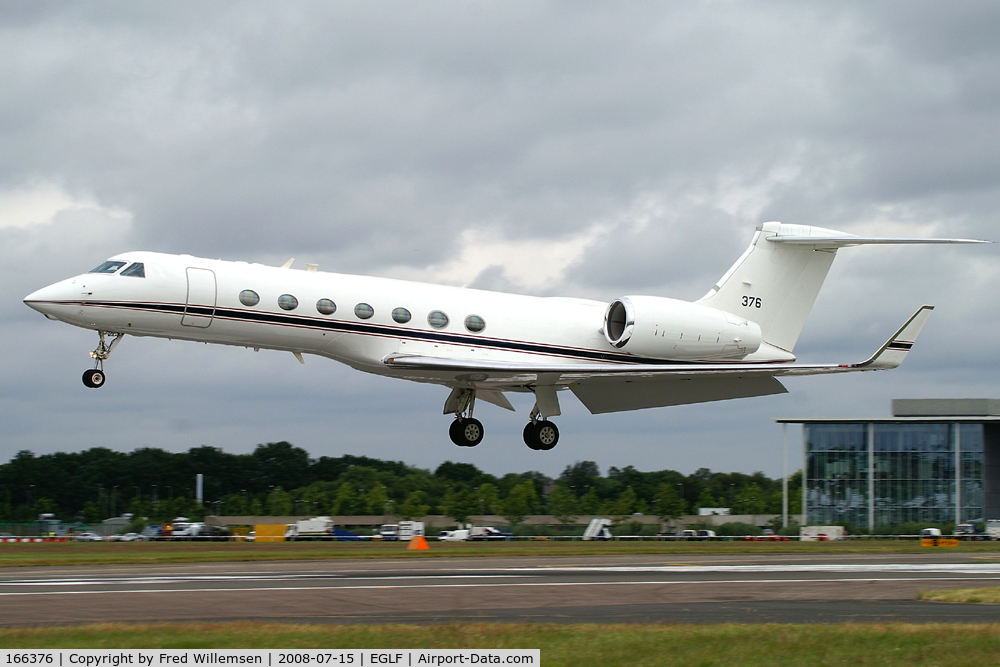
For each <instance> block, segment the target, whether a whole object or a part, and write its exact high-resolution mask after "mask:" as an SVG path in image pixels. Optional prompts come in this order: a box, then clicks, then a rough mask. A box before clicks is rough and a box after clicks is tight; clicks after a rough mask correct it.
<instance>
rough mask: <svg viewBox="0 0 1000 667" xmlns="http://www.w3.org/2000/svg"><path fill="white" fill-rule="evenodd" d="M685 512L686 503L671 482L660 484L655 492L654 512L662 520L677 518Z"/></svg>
mask: <svg viewBox="0 0 1000 667" xmlns="http://www.w3.org/2000/svg"><path fill="white" fill-rule="evenodd" d="M685 512H687V503H686V502H684V499H683V498H681V496H680V494H679V493H677V487H675V486H674V485H673V484H661V485H660V490H659V492H658V493H657V494H656V514H657V516H659V517H660V518H661V519H663V520H664V521H668V520H670V519H677V518H679V517H682V516H684V513H685Z"/></svg>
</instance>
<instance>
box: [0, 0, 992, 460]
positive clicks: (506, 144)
mask: <svg viewBox="0 0 1000 667" xmlns="http://www.w3.org/2000/svg"><path fill="white" fill-rule="evenodd" d="M998 35H1000V7H998V6H997V5H996V3H992V2H974V1H973V2H963V3H960V4H954V3H952V4H947V5H945V4H941V3H930V2H927V3H921V2H907V3H890V2H883V3H877V2H856V3H851V2H841V3H808V2H788V3H784V2H769V3H736V2H689V3H601V2H593V3H587V2H572V3H570V2H549V3H545V2H502V3H501V2H427V3H408V2H382V3H372V2H336V3H334V2H283V3H264V2H225V1H220V2H213V3H207V4H206V3H201V2H197V3H195V2H192V3H183V2H171V3H163V2H133V1H129V2H104V3H99V4H93V3H83V4H81V3H62V2H32V3H19V2H4V3H2V4H0V62H2V63H3V65H2V66H0V253H2V257H0V260H2V261H0V267H2V268H0V276H2V281H0V295H2V299H0V337H2V340H0V344H2V345H3V348H4V349H5V350H6V351H7V355H8V357H7V360H6V364H5V365H6V369H7V370H6V372H5V373H4V374H3V375H2V377H0V414H2V417H0V418H2V420H3V421H2V429H0V460H4V461H6V460H7V459H9V458H10V457H11V456H12V455H13V454H14V453H16V452H17V451H18V450H21V449H30V450H33V451H35V452H36V453H43V452H52V451H75V450H79V449H84V448H88V447H94V446H106V447H111V448H114V449H119V450H123V451H129V450H131V449H134V448H136V447H142V446H154V447H163V448H165V449H169V450H175V451H181V450H186V449H188V448H190V447H194V446H199V445H205V444H207V445H212V446H218V447H222V448H223V449H225V450H227V451H233V452H245V451H250V450H252V449H253V447H254V446H255V445H257V444H258V443H262V442H273V441H277V440H288V441H290V442H292V443H294V444H296V445H298V446H301V447H303V448H305V449H307V450H308V451H309V452H310V453H311V454H312V455H314V456H320V455H331V456H338V455H342V454H345V453H350V454H365V455H369V456H374V457H378V458H387V459H394V460H403V461H406V462H408V463H411V464H416V465H420V466H423V467H431V468H433V467H435V466H437V465H438V464H439V463H441V462H442V461H444V460H446V459H451V460H455V461H467V462H470V463H474V464H476V465H478V466H479V467H481V468H483V469H485V470H487V471H489V472H493V473H504V472H509V471H524V470H531V469H535V470H541V471H543V472H546V473H548V474H553V475H554V474H558V473H559V472H560V471H561V470H562V469H563V468H564V467H565V466H566V465H568V464H572V463H573V462H574V461H579V460H594V461H597V462H598V463H599V464H600V466H601V469H602V471H605V470H606V469H607V467H608V466H612V465H614V466H619V467H622V466H626V465H634V466H636V467H637V468H639V469H641V470H659V469H663V468H673V469H677V470H681V471H683V472H686V473H689V472H692V471H694V470H695V469H697V468H700V467H708V468H711V469H713V470H722V471H743V472H751V471H754V470H763V471H765V472H767V473H769V474H772V475H776V474H779V473H780V471H781V427H780V426H777V425H775V424H774V423H773V422H772V421H771V419H772V418H775V417H808V416H843V417H850V416H888V415H889V413H890V412H889V411H890V408H889V402H890V399H891V398H894V397H911V398H919V397H990V398H998V397H1000V376H998V372H997V371H998V362H1000V343H998V336H997V334H996V332H997V331H998V330H1000V305H998V300H997V294H996V288H997V285H998V284H1000V281H998V278H1000V256H998V252H1000V246H961V247H944V246H936V247H935V246H929V247H919V246H912V247H868V248H856V249H847V250H844V251H841V253H840V256H839V257H838V259H837V262H836V263H835V264H834V267H833V269H832V271H831V272H830V275H829V277H828V279H827V282H826V285H825V287H824V289H823V291H822V292H821V293H820V297H819V299H818V301H817V303H816V306H815V308H814V310H813V314H812V316H811V318H810V320H809V322H808V324H807V325H806V329H805V330H804V331H803V334H802V337H801V338H800V341H799V345H798V347H797V348H796V353H797V354H798V356H799V359H800V360H801V361H803V362H817V363H821V362H837V363H839V362H852V361H858V360H861V359H863V358H865V357H867V356H868V355H869V354H870V353H871V352H872V351H873V350H874V349H876V348H877V347H878V346H879V345H880V344H881V343H882V342H884V340H885V339H886V338H887V337H888V336H889V335H890V334H891V333H892V332H893V331H895V329H896V328H897V327H898V326H899V325H900V324H901V323H902V322H903V321H904V320H905V319H906V318H907V317H908V316H909V315H910V314H912V312H913V311H914V310H915V309H916V308H917V307H918V306H919V305H921V304H924V303H930V304H934V305H936V306H937V310H935V312H934V315H933V316H932V318H931V320H930V323H929V324H928V326H927V328H926V329H925V330H924V334H923V336H922V337H921V339H920V343H919V344H918V345H917V346H916V347H915V348H914V351H913V353H912V354H911V355H910V356H909V357H908V358H907V360H906V363H905V364H904V365H903V367H902V368H900V369H898V370H896V371H892V372H887V373H875V374H868V373H865V374H856V375H850V376H838V377H827V378H800V379H792V380H788V381H787V382H786V384H787V386H788V389H789V393H788V394H786V395H782V396H775V397H766V398H756V399H744V400H739V401H730V402H723V403H713V404H706V405H696V406H686V407H676V408H664V409H657V410H647V411H642V412H633V413H621V414H613V415H602V416H591V415H590V414H589V413H587V411H586V410H585V409H584V408H583V406H582V405H580V404H579V403H578V402H577V401H576V399H575V398H573V397H572V396H570V395H568V394H566V395H564V398H563V401H562V402H563V416H562V417H560V418H559V419H558V420H557V423H558V424H559V427H560V430H561V432H562V440H561V442H560V445H559V446H558V447H557V448H556V449H554V450H552V451H550V452H532V451H530V450H528V449H527V448H526V447H525V446H524V444H523V443H522V442H521V428H522V426H523V424H524V422H525V421H526V419H527V414H528V412H529V411H530V408H531V403H532V401H531V399H530V398H529V397H527V396H518V395H515V396H513V397H512V400H513V401H514V403H515V406H516V407H517V408H518V413H517V414H516V415H515V414H512V413H508V412H506V411H503V410H500V409H499V408H494V407H493V406H489V405H483V406H481V407H480V409H479V410H477V415H476V416H477V417H479V418H480V419H482V420H483V421H484V423H485V425H486V430H487V435H486V439H485V440H484V442H483V444H482V445H480V446H479V447H477V448H475V449H464V448H457V447H455V446H454V445H452V444H451V442H450V441H449V439H448V436H447V426H448V424H449V422H450V418H449V417H446V416H443V415H442V414H441V407H442V405H443V401H444V399H445V397H446V395H447V391H446V390H445V389H443V388H439V387H429V386H421V385H415V384H410V383H404V382H399V381H394V380H389V379H384V378H379V377H373V376H366V375H363V374H360V373H358V372H356V371H353V370H350V369H347V368H345V367H342V366H339V365H338V364H336V363H334V362H332V361H328V360H324V359H320V358H316V357H311V358H307V364H306V365H305V366H302V365H299V364H298V363H297V362H296V361H295V359H294V358H293V357H292V355H290V354H288V353H279V352H264V351H262V352H259V353H254V352H252V351H249V350H244V349H239V348H225V347H211V346H205V345H199V344H194V343H184V342H169V341H160V340H151V339H127V340H125V341H124V342H123V343H122V344H121V345H120V346H119V347H118V349H117V350H116V351H115V354H114V356H113V357H112V358H111V360H110V361H109V362H108V364H107V366H106V368H107V370H108V372H109V380H108V383H107V385H106V386H105V387H104V388H102V389H101V390H99V391H95V390H90V389H86V388H85V387H84V386H83V385H82V383H81V382H80V375H81V373H82V371H83V370H84V369H85V368H87V367H88V363H89V359H88V353H89V351H90V350H91V349H93V347H94V345H95V344H96V339H97V337H96V334H94V333H93V332H90V331H86V330H83V329H76V328H74V327H70V326H68V325H65V324H61V323H56V322H50V321H47V320H45V319H44V318H43V317H42V316H41V315H39V314H38V313H36V312H35V311H32V310H30V309H28V308H27V307H25V306H24V304H23V303H22V302H21V300H22V299H23V297H24V296H25V295H26V294H28V293H29V292H31V291H33V290H35V289H37V288H39V287H41V286H44V285H46V284H49V283H52V282H56V281H57V280H60V279H62V278H65V277H68V276H70V275H74V274H77V273H81V272H84V271H86V270H88V269H90V268H92V267H93V266H96V265H97V264H98V263H100V262H101V261H102V260H104V259H105V258H106V257H108V256H111V255H113V254H116V253H119V252H123V251H126V250H140V249H142V250H156V251H162V252H171V253H190V254H194V255H200V256H207V257H220V258H224V259H242V260H249V261H256V262H263V263H269V264H274V265H280V264H281V263H283V262H284V261H285V260H287V259H288V258H289V257H295V258H297V259H296V263H297V266H299V267H304V264H305V263H307V262H310V263H317V264H319V265H320V268H321V269H324V270H330V271H337V272H349V273H363V274H370V275H383V276H393V277H401V278H411V279H418V280H427V281H435V282H444V283H448V284H457V285H462V284H469V285H473V286H476V287H482V288H487V289H500V290H505V291H516V292H522V293H528V294H537V295H565V296H581V297H589V298H595V299H601V300H611V299H613V298H616V297H618V296H621V295H623V294H636V293H640V294H642V293H645V294H655V295H663V296H672V297H676V298H683V299H696V298H698V297H700V296H701V295H702V294H704V293H705V291H706V290H707V289H708V288H709V287H710V286H711V285H712V284H713V283H714V282H715V281H716V280H717V279H718V278H719V277H720V276H721V275H722V274H723V273H724V272H725V271H726V269H728V268H729V266H730V265H731V264H732V263H733V261H734V260H735V259H736V258H737V257H738V256H739V254H740V253H741V252H742V251H743V249H744V248H745V247H746V245H747V243H748V242H749V241H750V238H751V236H752V234H753V230H754V227H755V226H756V225H757V224H759V223H761V222H764V221H768V220H781V221H783V222H789V223H800V224H811V225H819V226H823V227H830V228H833V229H839V230H843V231H847V232H851V233H857V234H865V235H907V236H917V235H927V236H932V235H936V236H954V237H969V238H987V239H994V240H1000V224H998V215H1000V187H998V185H1000V38H998V37H997V36H998ZM790 435H791V436H792V441H793V444H794V445H795V446H794V447H793V449H794V450H798V444H799V437H800V436H799V430H798V428H797V427H794V428H793V430H792V432H791V433H790ZM799 461H800V456H798V457H796V458H795V459H794V460H793V466H797V465H799ZM205 472H206V473H207V474H210V471H205Z"/></svg>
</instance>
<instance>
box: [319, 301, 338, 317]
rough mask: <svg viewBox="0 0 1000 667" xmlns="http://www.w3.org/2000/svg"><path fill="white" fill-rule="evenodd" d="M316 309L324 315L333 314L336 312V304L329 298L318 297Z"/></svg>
mask: <svg viewBox="0 0 1000 667" xmlns="http://www.w3.org/2000/svg"><path fill="white" fill-rule="evenodd" d="M316 310H318V311H319V312H321V313H323V314H324V315H333V314H334V313H335V312H337V304H335V303H334V302H333V301H331V300H330V299H320V300H319V301H317V302H316Z"/></svg>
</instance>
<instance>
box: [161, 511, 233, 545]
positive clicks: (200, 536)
mask: <svg viewBox="0 0 1000 667" xmlns="http://www.w3.org/2000/svg"><path fill="white" fill-rule="evenodd" d="M160 536H161V538H163V539H171V540H213V541H225V540H228V539H229V529H228V528H224V527H222V526H213V525H211V524H206V523H204V522H202V521H189V520H188V519H187V517H183V516H179V517H177V518H176V519H174V520H173V522H171V523H170V524H168V525H166V526H164V527H163V530H162V531H160Z"/></svg>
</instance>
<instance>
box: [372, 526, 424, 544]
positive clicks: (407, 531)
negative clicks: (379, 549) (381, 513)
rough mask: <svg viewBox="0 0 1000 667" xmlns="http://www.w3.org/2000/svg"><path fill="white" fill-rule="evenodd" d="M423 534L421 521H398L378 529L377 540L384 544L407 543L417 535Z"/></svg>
mask: <svg viewBox="0 0 1000 667" xmlns="http://www.w3.org/2000/svg"><path fill="white" fill-rule="evenodd" d="M423 534H424V523H423V521H400V522H399V523H387V524H383V525H382V527H381V528H379V531H378V535H379V538H381V539H382V540H384V541H386V542H397V541H398V542H409V541H410V540H411V539H413V538H414V537H416V536H418V535H423Z"/></svg>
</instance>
